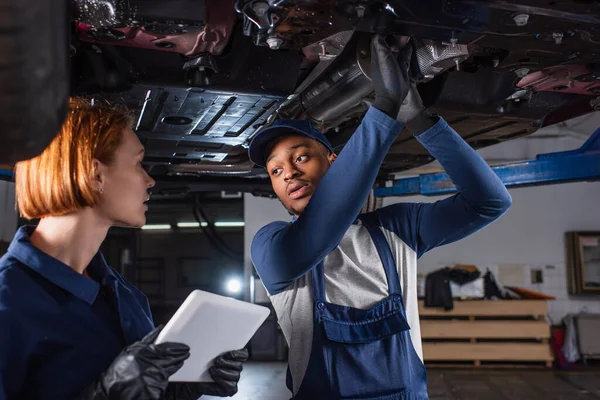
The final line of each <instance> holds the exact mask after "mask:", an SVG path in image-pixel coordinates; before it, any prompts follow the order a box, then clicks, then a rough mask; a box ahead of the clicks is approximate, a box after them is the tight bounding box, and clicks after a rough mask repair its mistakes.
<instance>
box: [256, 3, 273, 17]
mask: <svg viewBox="0 0 600 400" xmlns="http://www.w3.org/2000/svg"><path fill="white" fill-rule="evenodd" d="M252 9H253V10H254V12H255V13H256V15H258V16H259V17H262V16H264V15H265V14H266V13H267V11H269V5H268V4H267V3H263V2H262V1H261V2H259V3H254V5H253V6H252Z"/></svg>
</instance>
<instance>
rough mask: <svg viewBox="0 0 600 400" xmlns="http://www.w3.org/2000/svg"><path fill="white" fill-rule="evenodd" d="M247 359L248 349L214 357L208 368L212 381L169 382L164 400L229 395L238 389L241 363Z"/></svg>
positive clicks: (193, 399)
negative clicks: (212, 364) (213, 362)
mask: <svg viewBox="0 0 600 400" xmlns="http://www.w3.org/2000/svg"><path fill="white" fill-rule="evenodd" d="M247 359H248V350H246V349H242V350H234V351H230V352H228V353H225V354H223V355H222V356H220V357H217V358H216V359H215V365H214V366H213V367H211V368H210V369H209V373H210V376H211V377H212V379H213V380H214V382H210V383H209V382H206V383H205V382H200V383H196V382H194V383H192V382H181V383H171V384H169V387H168V388H167V393H166V394H165V400H196V399H197V398H198V397H200V396H202V395H203V394H207V395H209V396H218V397H229V396H233V395H234V394H236V393H237V391H238V386H237V385H238V382H239V380H240V373H241V372H242V369H243V365H242V363H243V362H244V361H246V360H247Z"/></svg>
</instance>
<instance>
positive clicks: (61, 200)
mask: <svg viewBox="0 0 600 400" xmlns="http://www.w3.org/2000/svg"><path fill="white" fill-rule="evenodd" d="M132 124H133V120H132V117H131V115H129V114H128V113H127V112H126V111H125V110H121V109H117V108H115V107H111V106H109V105H108V104H100V105H97V104H93V103H92V102H90V101H89V100H85V99H83V98H72V99H71V100H70V101H69V110H68V113H67V116H66V118H65V121H64V122H63V125H62V127H61V130H60V132H59V133H58V135H57V136H56V137H55V138H54V140H53V141H52V142H51V143H50V145H49V146H48V147H47V148H46V149H45V150H44V151H43V152H42V153H41V154H40V155H38V156H37V157H34V158H32V159H30V160H26V161H21V162H18V163H17V164H16V166H15V184H16V185H15V188H16V198H17V206H18V208H19V210H20V214H21V216H23V217H25V218H28V219H35V218H43V217H49V216H56V215H63V214H67V213H70V212H73V211H76V210H79V209H81V208H84V207H93V206H95V205H96V204H97V203H98V193H96V191H95V190H94V188H93V187H92V185H91V179H92V177H93V174H94V171H93V168H94V167H93V160H94V159H97V160H99V161H100V162H102V163H103V164H110V163H111V162H112V160H113V157H114V154H115V151H116V150H117V148H118V147H119V145H120V144H121V141H122V138H123V132H124V130H125V129H131V128H132Z"/></svg>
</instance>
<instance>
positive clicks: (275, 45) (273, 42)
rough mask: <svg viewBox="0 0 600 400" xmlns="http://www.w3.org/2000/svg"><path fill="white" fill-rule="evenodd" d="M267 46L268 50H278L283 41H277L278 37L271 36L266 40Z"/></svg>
mask: <svg viewBox="0 0 600 400" xmlns="http://www.w3.org/2000/svg"><path fill="white" fill-rule="evenodd" d="M267 44H268V45H269V48H270V49H271V50H279V48H280V47H281V45H282V44H283V40H281V39H279V38H278V37H274V36H272V37H270V38H268V39H267Z"/></svg>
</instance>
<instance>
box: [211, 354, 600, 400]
mask: <svg viewBox="0 0 600 400" xmlns="http://www.w3.org/2000/svg"><path fill="white" fill-rule="evenodd" d="M285 370H286V364H284V363H256V362H249V363H247V364H246V366H245V368H244V372H243V374H242V380H241V381H240V390H239V392H238V394H237V395H235V396H233V397H231V399H234V400H287V399H289V398H290V395H289V391H288V390H287V388H286V387H285ZM427 375H428V381H429V396H430V400H563V399H564V400H598V399H600V370H595V371H589V372H588V371H585V372H569V373H567V372H555V371H546V370H540V369H534V370H527V369H507V370H488V369H477V370H472V369H452V370H450V369H429V370H428V372H427ZM202 398H203V399H218V397H210V396H203V397H202ZM315 400H316V399H315Z"/></svg>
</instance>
